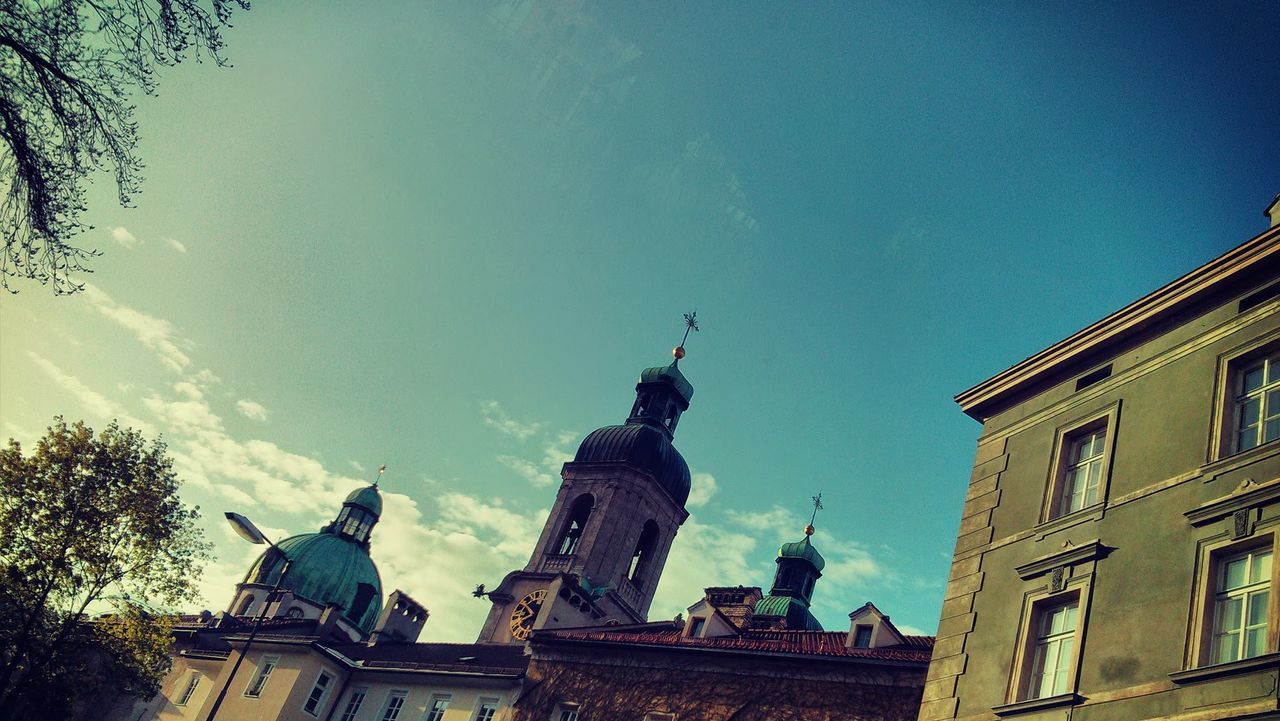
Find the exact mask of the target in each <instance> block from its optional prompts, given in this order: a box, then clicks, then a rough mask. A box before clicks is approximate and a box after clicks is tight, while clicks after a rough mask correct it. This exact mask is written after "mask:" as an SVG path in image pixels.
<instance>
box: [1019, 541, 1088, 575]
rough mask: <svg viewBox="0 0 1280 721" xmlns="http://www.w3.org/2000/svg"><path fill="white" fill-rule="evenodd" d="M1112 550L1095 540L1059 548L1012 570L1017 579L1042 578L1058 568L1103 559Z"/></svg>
mask: <svg viewBox="0 0 1280 721" xmlns="http://www.w3.org/2000/svg"><path fill="white" fill-rule="evenodd" d="M1112 550H1113V549H1112V548H1110V547H1109V546H1104V545H1102V541H1100V540H1098V539H1096V538H1095V539H1093V540H1092V541H1086V542H1085V543H1082V544H1080V545H1071V546H1067V547H1066V548H1061V549H1059V550H1057V551H1054V552H1053V553H1050V554H1048V555H1045V556H1041V557H1039V558H1037V559H1035V560H1032V561H1028V562H1027V563H1024V564H1022V565H1021V566H1018V567H1017V568H1015V569H1013V570H1015V571H1017V572H1018V577H1019V578H1021V579H1022V580H1024V581H1026V580H1029V579H1032V578H1035V577H1036V576H1043V575H1044V574H1046V573H1048V572H1049V571H1052V570H1053V569H1055V568H1057V567H1059V566H1068V565H1074V564H1077V563H1082V562H1084V561H1092V560H1094V559H1097V558H1103V557H1104V556H1106V555H1107V554H1108V553H1111V551H1112Z"/></svg>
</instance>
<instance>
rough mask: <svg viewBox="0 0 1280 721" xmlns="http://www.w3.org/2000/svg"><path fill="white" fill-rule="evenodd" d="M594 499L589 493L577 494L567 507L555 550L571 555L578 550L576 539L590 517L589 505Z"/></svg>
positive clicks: (592, 504) (564, 554)
mask: <svg viewBox="0 0 1280 721" xmlns="http://www.w3.org/2000/svg"><path fill="white" fill-rule="evenodd" d="M595 502H596V499H595V498H593V497H592V496H591V494H590V493H584V494H582V495H581V496H578V498H577V500H575V501H574V502H573V505H572V506H570V507H569V518H568V520H566V521H565V522H564V528H563V529H562V530H561V531H560V539H559V540H558V541H556V545H555V548H554V550H555V552H556V553H558V554H560V555H562V556H569V555H572V554H573V552H574V551H576V550H578V541H579V540H581V539H582V530H583V529H584V528H586V527H587V519H588V518H590V517H591V507H592V506H594V505H595Z"/></svg>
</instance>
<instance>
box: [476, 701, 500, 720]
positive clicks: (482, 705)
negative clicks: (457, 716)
mask: <svg viewBox="0 0 1280 721" xmlns="http://www.w3.org/2000/svg"><path fill="white" fill-rule="evenodd" d="M486 707H487V708H488V709H490V710H491V713H490V714H489V715H488V716H481V714H483V713H484V712H485V710H486ZM501 709H502V699H501V698H498V697H497V696H480V697H479V698H477V699H476V708H475V711H474V712H472V714H471V721H494V719H496V718H498V711H500V710H501Z"/></svg>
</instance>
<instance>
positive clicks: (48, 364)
mask: <svg viewBox="0 0 1280 721" xmlns="http://www.w3.org/2000/svg"><path fill="white" fill-rule="evenodd" d="M27 356H28V357H29V358H31V360H32V362H34V363H35V364H36V366H37V367H39V368H40V370H42V371H44V373H45V375H47V376H49V378H50V379H51V380H52V381H53V382H54V383H55V384H57V385H58V387H60V388H62V389H63V390H65V391H67V392H68V393H70V394H71V395H72V396H74V397H75V398H76V400H77V401H79V402H80V405H81V406H82V407H83V408H84V409H85V410H86V411H88V412H89V413H90V414H92V415H93V416H95V417H96V420H101V421H107V420H111V419H117V420H119V421H120V423H121V425H123V426H126V427H129V428H135V429H137V430H139V431H142V432H143V433H146V434H148V435H153V434H154V432H155V428H154V426H152V425H151V424H150V423H147V422H145V421H142V420H140V419H138V418H136V417H135V416H133V414H131V413H129V412H128V411H127V410H125V409H124V407H123V406H121V405H119V404H117V403H115V402H114V401H112V400H111V399H109V398H107V397H106V396H104V395H102V394H101V393H99V392H97V391H95V390H93V389H92V388H90V387H89V386H87V385H85V384H84V382H83V381H81V380H80V379H79V378H76V377H75V376H73V375H71V374H70V373H67V372H66V371H64V370H62V369H61V368H59V367H58V366H57V364H55V363H54V362H53V361H51V360H49V359H48V358H45V357H44V356H42V355H40V354H38V353H36V352H34V351H27Z"/></svg>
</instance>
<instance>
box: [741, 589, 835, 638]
mask: <svg viewBox="0 0 1280 721" xmlns="http://www.w3.org/2000/svg"><path fill="white" fill-rule="evenodd" d="M755 615H757V616H782V617H783V618H785V619H786V627H787V628H788V629H790V630H793V631H821V630H823V629H822V624H821V623H819V622H818V619H817V618H815V617H814V615H813V612H812V611H810V610H809V607H808V605H806V604H805V603H804V602H803V601H801V600H800V599H797V598H793V597H791V596H775V595H773V594H769V595H768V596H765V597H764V598H762V599H760V600H759V601H756V608H755Z"/></svg>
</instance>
